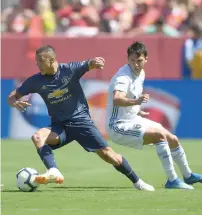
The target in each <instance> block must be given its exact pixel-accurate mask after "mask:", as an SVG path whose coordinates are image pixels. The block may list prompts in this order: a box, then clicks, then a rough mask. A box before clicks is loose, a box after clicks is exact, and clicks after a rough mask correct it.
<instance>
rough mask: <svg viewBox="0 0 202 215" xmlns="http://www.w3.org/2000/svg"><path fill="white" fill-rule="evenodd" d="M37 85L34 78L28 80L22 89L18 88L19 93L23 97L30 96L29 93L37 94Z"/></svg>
mask: <svg viewBox="0 0 202 215" xmlns="http://www.w3.org/2000/svg"><path fill="white" fill-rule="evenodd" d="M36 86H37V83H36V81H34V79H33V77H30V78H28V79H26V80H25V81H24V82H23V83H22V85H21V86H20V87H18V88H17V90H16V91H17V92H18V93H20V94H21V95H22V96H25V95H28V94H29V93H36V92H37V90H36Z"/></svg>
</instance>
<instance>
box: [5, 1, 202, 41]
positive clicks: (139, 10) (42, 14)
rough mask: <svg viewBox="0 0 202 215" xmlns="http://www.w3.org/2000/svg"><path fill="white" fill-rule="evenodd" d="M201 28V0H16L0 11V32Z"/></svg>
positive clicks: (185, 31) (181, 31)
mask: <svg viewBox="0 0 202 215" xmlns="http://www.w3.org/2000/svg"><path fill="white" fill-rule="evenodd" d="M196 26H197V27H198V28H201V29H202V0H19V1H18V3H17V4H15V5H11V6H10V7H8V8H5V9H3V10H2V11H1V32H6V33H8V32H9V33H28V32H30V31H31V32H34V33H36V34H37V33H38V34H39V33H40V34H43V35H50V36H51V35H61V34H62V35H67V36H95V35H97V34H116V35H121V34H128V35H137V34H154V33H163V34H165V35H167V36H171V37H178V36H180V35H190V34H192V32H193V28H194V27H196Z"/></svg>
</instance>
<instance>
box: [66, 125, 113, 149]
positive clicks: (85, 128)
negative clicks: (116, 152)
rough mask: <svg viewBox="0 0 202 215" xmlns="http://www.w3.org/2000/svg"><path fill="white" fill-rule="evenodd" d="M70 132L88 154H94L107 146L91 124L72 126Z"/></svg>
mask: <svg viewBox="0 0 202 215" xmlns="http://www.w3.org/2000/svg"><path fill="white" fill-rule="evenodd" d="M70 130H71V131H70V132H71V133H72V134H73V135H74V139H75V140H76V141H77V142H78V143H79V144H80V145H81V146H82V147H83V148H84V149H85V150H86V151H88V152H96V151H98V150H101V149H104V148H106V147H108V146H109V145H108V143H107V142H106V140H105V139H104V137H103V136H102V134H101V133H100V131H99V130H98V129H97V127H96V126H95V125H94V123H93V122H92V123H91V122H89V124H88V125H82V126H76V127H73V126H72V127H71V129H70ZM67 132H68V131H67Z"/></svg>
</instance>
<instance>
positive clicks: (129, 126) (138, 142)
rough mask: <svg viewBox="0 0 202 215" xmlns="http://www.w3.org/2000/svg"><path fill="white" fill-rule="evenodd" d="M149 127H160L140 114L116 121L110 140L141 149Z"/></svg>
mask: <svg viewBox="0 0 202 215" xmlns="http://www.w3.org/2000/svg"><path fill="white" fill-rule="evenodd" d="M149 127H160V124H158V123H156V122H153V121H151V120H148V119H146V118H143V117H140V116H137V117H136V118H135V119H134V120H130V121H127V122H120V123H117V124H116V125H115V126H114V127H113V131H112V140H113V141H114V142H115V143H117V144H120V145H124V146H128V147H132V148H137V149H141V148H142V146H143V144H144V136H145V133H146V130H147V129H148V128H149Z"/></svg>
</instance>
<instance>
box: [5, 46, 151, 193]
mask: <svg viewBox="0 0 202 215" xmlns="http://www.w3.org/2000/svg"><path fill="white" fill-rule="evenodd" d="M36 62H37V66H38V67H39V69H40V72H39V73H37V74H35V75H33V76H31V77H29V78H28V79H26V80H25V81H24V83H23V84H22V85H21V86H20V87H19V88H18V89H16V90H14V91H13V92H11V93H10V95H9V97H8V103H9V104H10V105H11V106H12V107H15V108H17V109H18V110H20V111H26V108H27V107H28V106H30V105H31V104H30V103H29V102H28V101H25V100H24V101H23V100H22V99H21V97H23V96H25V95H28V94H29V93H38V94H39V95H40V96H41V97H42V98H43V100H44V102H45V104H46V106H47V108H48V113H49V115H50V117H51V125H50V127H46V128H41V129H39V130H38V131H36V132H35V133H34V134H33V136H32V138H31V139H32V141H33V143H34V145H35V146H36V149H37V152H38V154H39V156H40V158H41V160H42V162H43V163H44V165H45V166H46V168H47V169H48V171H47V172H46V173H44V174H42V175H39V176H36V178H35V181H36V182H37V183H38V184H47V183H50V182H53V183H62V182H63V181H64V177H63V175H62V174H61V173H60V171H59V170H58V168H57V165H56V161H55V160H54V155H53V152H52V150H54V149H57V148H60V147H62V146H64V145H66V144H68V143H70V142H72V141H74V140H76V141H77V142H78V143H79V144H80V145H81V146H82V147H83V148H84V149H85V150H86V151H88V152H95V153H97V155H99V156H100V157H101V158H102V159H103V160H104V161H106V162H108V163H110V164H112V165H113V166H114V167H115V169H116V170H117V171H119V172H121V173H122V174H124V175H125V176H126V177H128V178H129V179H130V180H131V181H132V183H133V184H134V186H135V187H136V188H137V189H139V190H147V191H153V190H154V188H153V187H152V186H151V185H149V184H146V183H145V182H144V181H142V180H141V179H140V178H139V177H138V176H137V175H136V174H135V172H134V171H133V170H132V169H131V167H130V165H129V164H128V162H127V161H126V159H125V158H124V157H122V156H121V155H120V154H117V153H116V152H114V151H113V150H112V148H111V147H110V146H109V145H108V143H107V142H106V141H105V139H104V138H103V137H102V135H101V133H100V132H99V131H98V129H97V128H96V127H95V125H94V123H93V121H92V120H91V117H90V113H89V108H88V104H87V101H86V98H85V95H84V93H83V90H82V88H81V85H80V82H79V79H80V78H81V77H82V76H83V75H84V74H85V73H86V72H87V71H89V70H91V69H103V67H104V59H103V58H102V57H95V58H93V59H91V60H87V61H83V62H70V63H62V64H61V63H58V62H57V60H56V52H55V50H54V48H53V47H51V46H49V45H47V46H42V47H41V48H39V49H38V50H37V51H36Z"/></svg>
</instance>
